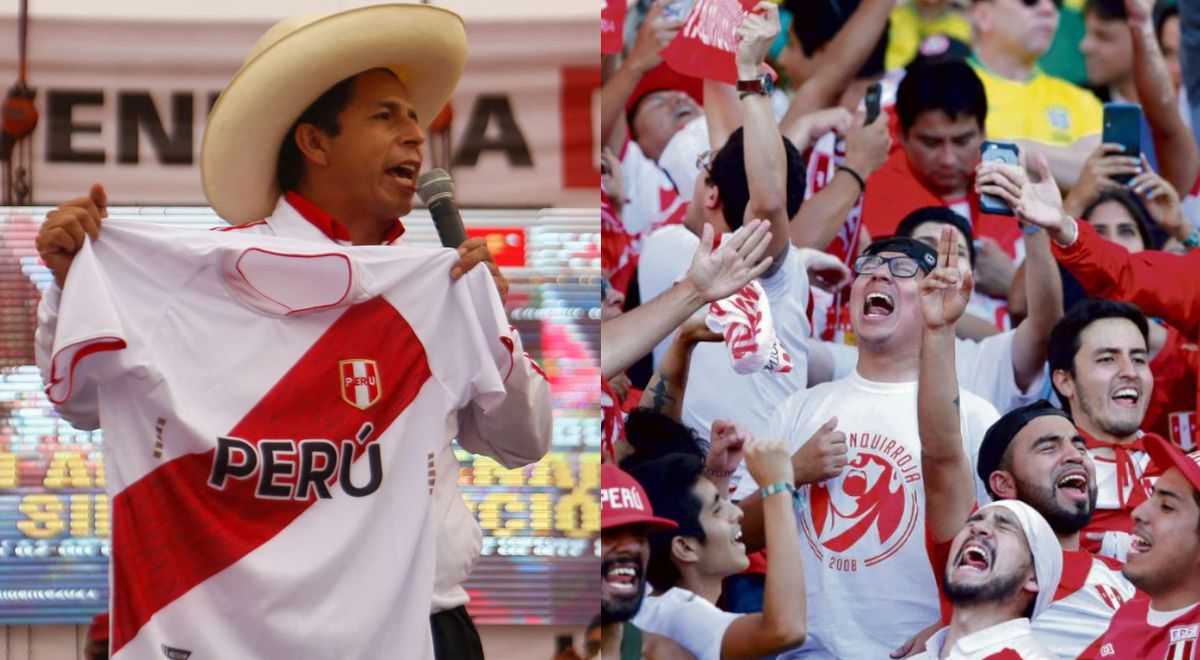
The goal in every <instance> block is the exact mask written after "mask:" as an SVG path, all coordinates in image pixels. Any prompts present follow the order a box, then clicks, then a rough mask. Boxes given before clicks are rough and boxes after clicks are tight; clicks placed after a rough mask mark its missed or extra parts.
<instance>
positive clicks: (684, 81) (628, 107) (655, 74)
mask: <svg viewBox="0 0 1200 660" xmlns="http://www.w3.org/2000/svg"><path fill="white" fill-rule="evenodd" d="M665 89H673V90H676V91H680V92H683V93H684V94H687V95H688V96H690V97H692V100H693V101H695V102H696V103H697V104H699V105H704V81H703V80H701V79H699V78H693V77H692V76H685V75H684V74H682V73H678V72H677V71H675V69H672V68H671V67H669V66H667V63H666V62H663V63H661V64H659V65H658V66H656V67H654V68H653V69H650V70H649V71H647V72H646V73H645V74H644V75H643V76H642V77H641V79H640V80H638V84H637V85H636V86H635V87H634V88H633V93H632V94H630V95H629V99H628V100H627V101H625V113H626V116H627V118H628V119H629V120H631V121H632V119H633V111H634V109H635V108H637V105H638V102H639V101H641V100H642V97H643V96H645V95H647V94H652V93H654V92H661V91H663V90H665Z"/></svg>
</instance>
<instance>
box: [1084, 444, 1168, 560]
mask: <svg viewBox="0 0 1200 660" xmlns="http://www.w3.org/2000/svg"><path fill="white" fill-rule="evenodd" d="M1079 433H1080V435H1082V436H1083V438H1084V440H1085V441H1086V442H1087V445H1088V453H1089V454H1091V456H1092V462H1093V463H1095V465H1096V491H1097V494H1096V510H1095V511H1094V512H1093V513H1092V520H1091V522H1089V523H1088V525H1087V527H1085V528H1084V529H1083V532H1082V534H1081V535H1080V539H1079V543H1080V545H1081V546H1082V547H1083V549H1084V550H1087V551H1089V552H1093V553H1098V552H1100V551H1101V548H1102V547H1103V544H1102V543H1101V542H1100V541H1097V540H1094V539H1091V538H1089V536H1088V535H1089V534H1094V533H1098V532H1120V533H1123V534H1128V533H1129V532H1130V531H1131V530H1132V529H1133V519H1132V518H1131V517H1130V514H1131V513H1132V512H1133V510H1134V509H1135V508H1137V505H1139V504H1141V503H1142V502H1145V501H1146V498H1147V497H1148V496H1149V494H1150V489H1151V487H1152V486H1153V479H1152V478H1149V477H1147V476H1146V469H1147V467H1148V466H1149V464H1150V454H1148V453H1147V452H1146V449H1145V446H1144V445H1143V440H1142V437H1143V435H1144V434H1142V435H1139V436H1138V438H1137V439H1135V440H1134V441H1132V442H1130V443H1128V444H1125V445H1113V444H1110V443H1107V442H1102V441H1099V440H1096V439H1094V438H1092V436H1091V435H1090V434H1089V433H1088V432H1086V431H1084V430H1082V429H1081V430H1080V431H1079ZM1124 549H1125V550H1128V547H1125V548H1124ZM1105 554H1107V551H1106V552H1105ZM1115 556H1116V558H1117V559H1120V560H1122V561H1123V560H1124V559H1125V555H1124V552H1120V553H1117V554H1116V555H1115Z"/></svg>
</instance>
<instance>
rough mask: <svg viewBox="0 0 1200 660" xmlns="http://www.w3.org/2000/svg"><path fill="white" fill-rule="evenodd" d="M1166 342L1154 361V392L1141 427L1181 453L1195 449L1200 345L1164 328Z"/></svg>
mask: <svg viewBox="0 0 1200 660" xmlns="http://www.w3.org/2000/svg"><path fill="white" fill-rule="evenodd" d="M1165 327H1166V329H1167V342H1166V344H1165V345H1164V346H1163V348H1162V350H1161V351H1159V352H1158V355H1156V356H1154V360H1152V361H1151V362H1150V373H1152V374H1154V393H1153V394H1152V395H1151V397H1150V405H1149V407H1147V408H1146V418H1145V420H1144V421H1143V422H1142V428H1145V429H1146V430H1148V431H1152V432H1154V433H1157V434H1158V435H1161V436H1162V437H1164V438H1168V439H1170V440H1171V442H1173V443H1175V444H1176V445H1179V446H1180V447H1182V448H1183V450H1184V451H1191V450H1192V449H1193V448H1194V447H1195V446H1196V428H1195V427H1196V395H1197V393H1196V375H1197V374H1198V373H1200V346H1197V345H1196V343H1195V342H1194V341H1191V340H1189V339H1188V338H1187V337H1185V336H1183V334H1182V333H1180V332H1179V331H1178V330H1176V329H1175V328H1172V327H1171V326H1169V325H1168V326H1165Z"/></svg>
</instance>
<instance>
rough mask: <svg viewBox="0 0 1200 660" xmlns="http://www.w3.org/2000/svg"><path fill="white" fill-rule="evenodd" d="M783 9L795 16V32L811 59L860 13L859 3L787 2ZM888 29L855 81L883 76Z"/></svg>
mask: <svg viewBox="0 0 1200 660" xmlns="http://www.w3.org/2000/svg"><path fill="white" fill-rule="evenodd" d="M783 4H784V7H785V8H786V9H787V10H788V11H790V12H792V16H793V19H792V32H794V33H795V35H796V40H797V41H799V42H800V48H801V50H803V51H804V55H805V57H812V56H813V54H814V53H816V52H817V51H818V50H819V49H820V48H821V47H822V46H824V45H825V44H827V43H829V42H830V41H833V39H834V37H836V36H837V33H838V32H839V31H841V29H842V28H843V27H845V25H846V22H847V21H849V20H850V17H851V16H853V15H854V12H856V11H858V7H859V4H860V2H859V0H785V2H784V3H783ZM887 43H888V27H887V26H886V25H885V26H884V28H883V34H881V35H879V40H878V41H877V42H876V43H875V48H874V50H872V51H871V54H870V56H868V57H867V61H866V62H865V63H863V66H862V68H861V69H859V70H858V74H857V75H856V76H855V77H856V78H871V77H874V76H877V75H880V74H882V73H883V72H884V54H885V52H886V50H887Z"/></svg>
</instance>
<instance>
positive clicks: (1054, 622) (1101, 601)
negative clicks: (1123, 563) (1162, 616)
mask: <svg viewBox="0 0 1200 660" xmlns="http://www.w3.org/2000/svg"><path fill="white" fill-rule="evenodd" d="M1135 592H1136V589H1135V588H1134V586H1133V585H1132V584H1130V582H1129V580H1127V579H1125V576H1124V575H1122V574H1121V568H1120V564H1119V563H1118V562H1116V561H1114V560H1112V559H1109V558H1107V557H1096V556H1094V555H1092V554H1091V553H1090V552H1087V551H1084V550H1073V551H1064V552H1063V573H1062V580H1061V581H1060V582H1059V585H1058V591H1057V592H1055V594H1054V600H1053V601H1052V602H1051V603H1050V606H1049V607H1047V608H1046V609H1045V610H1043V611H1042V613H1041V614H1039V615H1038V617H1037V619H1034V621H1033V624H1032V626H1033V632H1034V634H1035V635H1037V638H1038V640H1040V641H1041V642H1042V643H1043V644H1045V645H1046V648H1048V649H1050V650H1051V651H1053V652H1054V654H1055V655H1057V656H1058V657H1060V658H1078V657H1079V656H1080V655H1082V654H1083V652H1084V651H1085V650H1087V649H1088V648H1089V647H1090V646H1092V645H1093V644H1095V645H1097V646H1098V645H1099V641H1098V640H1099V639H1100V638H1101V637H1103V636H1104V631H1105V630H1108V626H1109V624H1110V623H1111V622H1112V617H1113V614H1116V612H1117V609H1118V608H1120V607H1121V605H1122V604H1123V603H1125V602H1126V601H1128V600H1130V599H1132V598H1133V596H1134V593H1135Z"/></svg>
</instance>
